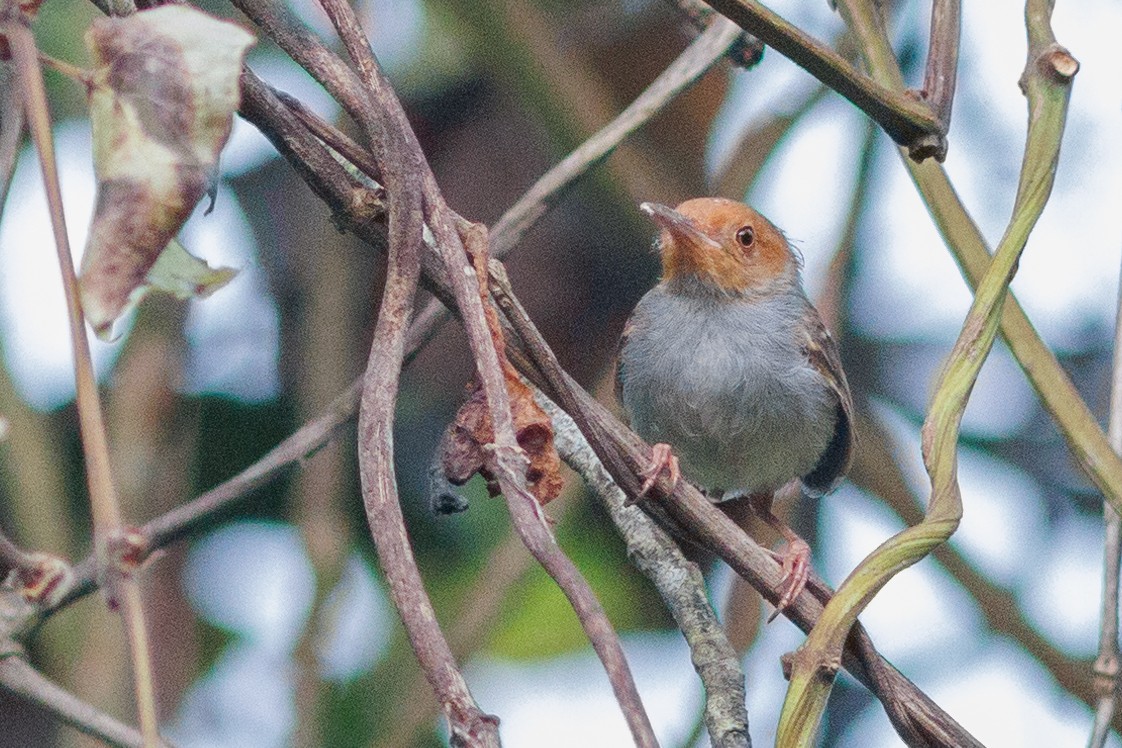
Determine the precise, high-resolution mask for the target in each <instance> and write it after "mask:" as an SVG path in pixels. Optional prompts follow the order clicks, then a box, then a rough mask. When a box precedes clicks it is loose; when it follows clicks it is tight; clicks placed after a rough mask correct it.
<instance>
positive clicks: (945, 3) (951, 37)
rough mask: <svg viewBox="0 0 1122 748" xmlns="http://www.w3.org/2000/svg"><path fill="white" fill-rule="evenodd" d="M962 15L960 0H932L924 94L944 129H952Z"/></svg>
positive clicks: (945, 130)
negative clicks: (952, 109)
mask: <svg viewBox="0 0 1122 748" xmlns="http://www.w3.org/2000/svg"><path fill="white" fill-rule="evenodd" d="M961 19H962V0H932V2H931V37H930V41H929V42H928V46H927V68H926V70H925V72H924V76H923V98H924V100H925V101H926V102H927V104H928V106H930V107H931V111H932V112H934V114H935V116H936V117H937V118H938V119H939V122H941V123H942V125H943V132H949V131H950V129H951V107H952V106H953V104H954V88H955V80H956V78H957V76H958V45H959V38H960V36H961V28H960V26H961Z"/></svg>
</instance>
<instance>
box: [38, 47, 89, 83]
mask: <svg viewBox="0 0 1122 748" xmlns="http://www.w3.org/2000/svg"><path fill="white" fill-rule="evenodd" d="M39 62H41V63H43V64H44V65H46V66H47V67H49V68H50V69H51V70H54V71H55V72H58V73H60V74H62V75H65V76H66V77H67V78H70V79H71V80H73V81H76V82H78V83H81V84H82V85H84V86H89V85H90V84H91V82H92V80H93V75H92V73H90V71H89V70H86V69H85V68H80V67H78V66H77V65H72V64H71V63H69V62H67V61H66V60H60V59H58V58H57V57H51V56H50V55H48V54H46V53H44V52H40V53H39Z"/></svg>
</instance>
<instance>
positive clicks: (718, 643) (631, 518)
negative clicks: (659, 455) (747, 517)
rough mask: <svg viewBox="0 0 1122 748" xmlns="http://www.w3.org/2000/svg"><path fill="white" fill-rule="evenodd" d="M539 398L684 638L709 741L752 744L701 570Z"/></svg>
mask: <svg viewBox="0 0 1122 748" xmlns="http://www.w3.org/2000/svg"><path fill="white" fill-rule="evenodd" d="M538 402H539V403H540V404H541V405H542V407H543V408H544V409H545V411H546V412H547V413H548V414H549V417H550V419H551V420H552V421H553V431H554V441H555V444H556V445H557V450H558V452H560V453H561V458H562V459H564V460H565V462H566V463H568V465H569V467H571V468H573V470H575V471H577V473H578V474H579V475H580V476H581V478H583V479H584V482H585V483H586V484H587V485H588V487H589V488H590V489H592V492H593V494H594V495H595V496H596V497H597V498H598V499H599V500H600V501H601V502H602V503H603V504H604V506H605V508H606V509H607V510H608V514H609V516H610V517H611V518H612V522H613V523H615V526H616V528H617V529H618V530H619V533H620V535H621V536H623V539H624V541H625V542H626V543H627V555H628V557H629V558H630V559H631V562H632V563H634V564H635V567H636V568H637V569H639V571H641V572H642V573H643V574H644V575H646V577H647V578H648V579H650V580H651V582H653V583H654V585H655V588H656V589H657V590H658V593H659V595H660V596H661V597H662V599H663V602H665V603H666V607H667V608H668V609H669V610H670V613H671V615H673V616H674V621H675V622H676V623H677V624H678V628H679V630H680V631H681V632H682V635H683V636H684V637H685V639H686V643H687V644H688V645H689V648H690V656H691V658H692V660H693V666H694V669H695V670H696V671H697V674H698V676H699V677H700V678H701V683H702V685H703V686H704V687H705V710H704V719H705V724H706V726H707V728H708V731H709V739H710V742H711V744H712V745H714V746H717V747H718V748H750V746H751V745H752V741H751V739H750V737H749V733H748V710H747V709H746V708H745V704H744V701H745V688H744V670H743V669H742V668H741V667H740V657H739V656H738V655H737V653H736V650H735V649H734V648H733V646H732V644H730V643H729V640H728V637H727V636H725V632H724V629H723V628H722V626H721V622H720V621H719V620H718V619H717V615H716V613H714V612H713V607H712V606H711V605H710V603H709V597H708V595H707V593H706V590H705V579H704V578H703V577H702V576H701V571H700V570H699V569H698V568H697V565H696V564H694V563H693V562H691V561H689V560H688V559H687V558H686V557H685V556H684V555H683V554H682V551H681V549H680V548H679V547H678V545H677V544H676V543H675V542H674V540H673V539H671V537H670V536H669V535H667V534H666V532H664V531H663V530H662V528H660V527H659V526H658V525H656V524H655V523H654V522H653V521H652V520H651V518H650V517H648V516H647V515H646V514H644V513H643V511H642V510H641V509H639V508H638V507H635V506H628V505H627V496H626V494H624V493H623V491H622V490H620V488H619V486H617V485H616V484H615V481H613V480H612V477H611V475H609V474H608V471H607V470H605V469H604V465H603V463H601V462H600V459H599V458H598V457H597V456H596V453H595V452H594V451H593V450H592V447H591V446H590V445H589V444H588V440H587V439H585V438H584V436H583V435H582V434H581V432H580V429H578V428H577V425H576V423H574V422H573V419H572V418H570V417H569V415H568V414H567V413H566V412H565V411H563V410H561V409H560V408H559V407H557V405H556V404H555V403H554V402H553V401H551V400H549V399H548V398H546V397H545V396H544V395H539V397H538Z"/></svg>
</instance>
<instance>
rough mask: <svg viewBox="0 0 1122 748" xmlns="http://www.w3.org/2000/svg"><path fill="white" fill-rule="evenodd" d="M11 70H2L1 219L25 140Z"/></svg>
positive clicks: (19, 100)
mask: <svg viewBox="0 0 1122 748" xmlns="http://www.w3.org/2000/svg"><path fill="white" fill-rule="evenodd" d="M11 76H12V73H11V70H10V69H7V67H6V66H5V69H2V70H0V217H3V215H4V206H5V205H6V204H7V202H8V189H9V188H10V187H11V186H12V175H13V174H14V173H15V170H16V157H17V156H19V145H20V142H21V141H22V140H23V125H24V121H25V118H24V110H23V101H22V100H21V98H20V97H21V95H22V94H21V93H20V90H21V89H20V87H19V86H16V85H13V82H12V81H11V80H10V77H11Z"/></svg>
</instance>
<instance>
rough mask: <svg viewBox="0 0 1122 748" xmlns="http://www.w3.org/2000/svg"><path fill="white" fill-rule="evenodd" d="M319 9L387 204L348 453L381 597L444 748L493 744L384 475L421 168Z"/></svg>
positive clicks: (361, 39) (328, 6) (338, 6)
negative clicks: (345, 72)
mask: <svg viewBox="0 0 1122 748" xmlns="http://www.w3.org/2000/svg"><path fill="white" fill-rule="evenodd" d="M321 5H322V7H323V9H324V10H325V11H326V12H327V14H328V16H329V17H330V18H331V20H332V23H333V24H334V25H335V28H336V30H337V31H338V32H339V34H340V36H341V37H342V39H343V42H344V44H345V46H346V47H347V51H348V52H349V53H350V55H351V58H352V59H353V60H354V61H355V62H356V63H357V65H358V68H359V73H360V75H361V78H362V82H363V84H364V87H365V93H366V95H367V96H368V97H369V104H370V105H372V106H371V107H370V109H372V110H373V111H374V112H376V113H377V116H376V117H369V118H368V116H367V115H368V114H369V112H370V109H367V108H366V107H363V108H362V109H361V110H360V111H358V112H356V113H357V114H358V115H359V125H360V126H362V127H363V129H364V131H365V132H366V135H367V137H368V138H369V139H370V141H371V143H372V144H373V148H374V151H375V154H376V156H377V159H378V162H379V164H380V166H381V168H382V174H383V178H384V181H385V185H386V189H387V192H388V194H389V195H390V196H391V197H390V208H389V226H388V228H389V267H388V270H387V280H386V286H385V291H384V294H383V297H382V305H381V309H380V310H379V314H378V322H377V324H376V326H375V328H374V341H373V343H372V344H371V348H370V358H369V360H368V363H367V367H366V373H365V375H364V377H363V389H362V401H361V404H360V407H359V429H358V453H359V470H360V476H361V478H362V493H363V501H364V504H365V507H366V515H367V520H368V522H367V524H368V525H369V528H370V533H371V535H372V537H373V539H374V544H375V546H376V547H377V550H378V558H379V559H380V561H381V565H382V571H383V574H384V575H385V577H386V582H387V585H388V586H389V588H390V596H391V597H392V598H393V601H394V604H395V606H396V607H397V609H398V614H399V615H400V616H401V619H402V622H403V623H404V625H405V630H406V632H407V634H408V635H409V640H410V643H411V644H412V647H413V651H414V652H415V653H416V655H417V659H418V661H419V662H420V664H421V667H422V669H423V670H424V671H425V674H426V676H427V677H428V679H429V683H431V684H432V687H433V690H434V691H435V692H436V696H437V698H438V699H439V700H440V702H441V703H442V705H443V706H444V710H445V714H446V716H447V718H448V724H449V730H450V732H451V733H452V742H453V743H454V744H459V745H465V746H481V747H485V746H497V745H498V744H499V735H498V720H496V719H495V718H494V717H492V716H491V715H488V714H485V713H484V712H483V711H482V710H481V709H480V708H479V707H478V705H477V704H476V703H475V700H474V699H473V698H472V696H471V693H470V691H468V687H467V683H466V681H465V680H464V677H463V675H462V674H461V673H460V672H459V669H458V668H457V665H456V660H455V657H454V656H453V654H452V650H451V648H450V647H449V646H448V642H447V640H446V639H445V638H444V635H443V633H442V632H441V630H440V625H439V623H437V620H436V612H435V611H434V610H433V607H432V602H431V601H430V600H429V598H428V595H427V594H426V593H425V587H424V581H423V580H422V578H421V574H420V571H419V569H418V568H417V562H416V559H415V558H414V556H413V550H412V548H411V546H410V544H409V538H408V535H407V532H406V529H405V519H404V517H403V515H402V512H401V505H400V503H399V501H398V495H397V478H396V476H395V474H394V465H393V462H394V457H393V455H394V452H393V422H394V411H395V409H396V405H397V392H398V386H399V383H400V377H401V368H402V364H403V359H404V346H405V339H406V333H407V330H408V324H409V316H410V313H411V312H412V309H413V300H414V297H415V295H416V292H417V284H418V280H419V278H420V274H421V248H422V239H421V235H422V231H423V228H424V223H423V214H422V209H423V205H424V201H425V195H424V180H425V171H426V169H425V165H424V158H423V156H422V155H421V152H420V147H419V145H418V144H417V142H416V139H415V138H414V137H413V135H412V130H411V129H410V128H409V126H408V122H407V121H406V120H405V113H404V112H403V111H402V109H401V105H400V103H399V102H398V100H397V97H396V95H395V94H394V93H393V89H392V88H391V87H390V85H389V82H388V81H387V80H386V79H385V77H384V76H383V75H382V71H381V69H380V68H379V67H378V64H377V61H376V60H375V59H374V56H373V54H372V53H371V52H370V50H369V47H367V45H366V40H365V35H364V34H363V32H362V30H361V28H360V27H359V25H358V20H357V18H356V17H355V15H354V13H353V11H352V10H351V8H350V6H349V5H347V4H346V2H345V1H343V0H322V2H321Z"/></svg>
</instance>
